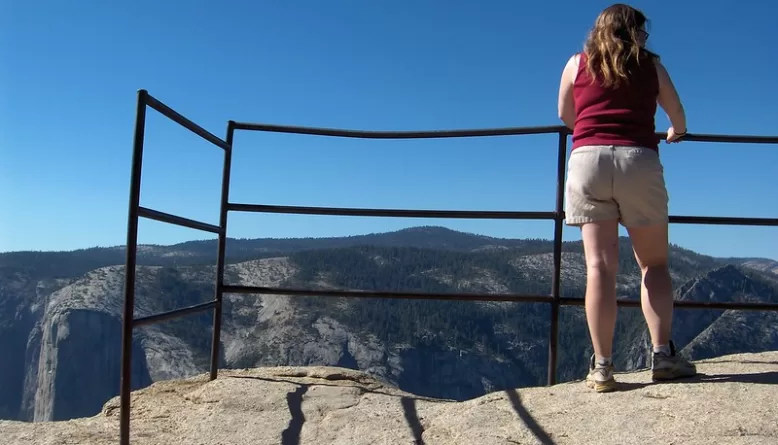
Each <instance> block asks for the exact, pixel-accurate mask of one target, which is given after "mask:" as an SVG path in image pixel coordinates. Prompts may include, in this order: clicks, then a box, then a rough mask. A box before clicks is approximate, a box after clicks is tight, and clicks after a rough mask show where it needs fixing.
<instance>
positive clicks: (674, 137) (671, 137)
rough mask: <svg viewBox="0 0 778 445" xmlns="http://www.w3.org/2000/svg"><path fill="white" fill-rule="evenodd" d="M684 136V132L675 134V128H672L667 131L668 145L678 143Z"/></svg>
mask: <svg viewBox="0 0 778 445" xmlns="http://www.w3.org/2000/svg"><path fill="white" fill-rule="evenodd" d="M684 136H686V131H684V132H683V133H676V132H675V128H673V127H670V128H668V129H667V143H668V144H672V143H673V142H680V139H681V138H682V137H684Z"/></svg>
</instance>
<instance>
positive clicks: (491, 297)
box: [222, 285, 778, 311]
mask: <svg viewBox="0 0 778 445" xmlns="http://www.w3.org/2000/svg"><path fill="white" fill-rule="evenodd" d="M222 290H223V292H224V293H226V294H270V295H291V296H306V295H307V296H316V297H348V298H396V299H401V300H451V301H496V302H505V301H510V302H525V303H553V301H554V297H552V296H550V295H528V294H484V293H467V292H465V293H460V292H412V291H409V292H397V291H373V290H345V289H342V290H341V289H302V288H277V287H263V286H235V285H225V286H224V287H223V288H222ZM559 303H560V304H561V305H563V306H583V305H584V299H583V298H570V297H562V298H560V299H559ZM674 304H675V307H677V308H682V309H725V310H726V309H734V310H766V311H778V303H738V302H718V301H683V300H682V301H675V302H674ZM618 305H619V306H625V307H640V300H618Z"/></svg>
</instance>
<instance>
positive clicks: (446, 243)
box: [0, 226, 778, 277]
mask: <svg viewBox="0 0 778 445" xmlns="http://www.w3.org/2000/svg"><path fill="white" fill-rule="evenodd" d="M620 243H622V244H623V245H627V246H628V245H630V243H629V239H628V238H626V237H622V238H620ZM362 245H371V246H379V247H418V248H429V249H441V250H457V251H471V250H475V249H484V248H490V247H507V248H515V249H522V250H523V251H526V252H543V251H547V250H548V249H549V248H550V247H551V246H552V245H553V243H552V241H551V240H546V239H512V238H496V237H490V236H486V235H479V234H473V233H467V232H461V231H456V230H452V229H448V228H446V227H441V226H417V227H409V228H406V229H401V230H397V231H393V232H384V233H370V234H365V235H353V236H344V237H326V238H252V239H244V238H228V239H227V251H226V258H227V261H228V262H239V261H246V260H251V259H257V258H269V257H272V256H277V255H279V254H288V253H291V252H296V251H300V250H315V249H327V248H346V247H354V246H362ZM216 248H217V242H216V240H201V241H187V242H183V243H178V244H173V245H168V246H163V245H139V246H138V255H137V261H138V264H139V265H158V266H186V265H205V264H214V263H215V258H216ZM672 249H673V251H674V252H675V253H677V254H679V255H681V256H684V257H686V258H687V259H688V261H691V262H701V263H705V266H708V267H713V266H714V265H715V264H742V265H745V266H746V267H751V268H754V269H758V270H763V271H770V272H771V273H774V274H776V275H778V261H774V260H771V259H767V258H714V257H710V256H706V255H700V254H698V253H695V252H693V251H690V250H688V249H684V248H681V247H679V246H675V245H673V246H672ZM563 250H565V251H576V252H583V250H582V245H581V242H580V241H566V242H564V243H563ZM124 261H125V249H124V246H114V247H92V248H88V249H78V250H73V251H57V252H48V251H19V252H5V253H0V268H2V267H6V268H9V267H10V268H12V269H15V270H19V269H23V270H25V271H28V272H31V271H32V272H33V273H34V275H36V276H44V277H51V276H57V277H74V276H79V275H83V274H84V273H86V272H88V271H90V270H93V269H96V268H99V267H105V266H112V265H116V264H124Z"/></svg>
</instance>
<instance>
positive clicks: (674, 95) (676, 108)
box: [656, 60, 686, 133]
mask: <svg viewBox="0 0 778 445" xmlns="http://www.w3.org/2000/svg"><path fill="white" fill-rule="evenodd" d="M656 74H657V76H658V78H659V96H657V99H656V102H657V103H658V104H659V106H660V107H662V109H663V110H664V111H665V113H667V118H668V119H670V125H672V126H673V130H674V131H675V133H685V132H686V113H685V112H684V109H683V105H682V104H681V99H680V98H679V97H678V92H677V91H676V90H675V86H674V85H673V81H672V80H671V79H670V74H668V72H667V69H665V67H664V65H662V64H661V63H660V62H659V61H658V60H657V61H656Z"/></svg>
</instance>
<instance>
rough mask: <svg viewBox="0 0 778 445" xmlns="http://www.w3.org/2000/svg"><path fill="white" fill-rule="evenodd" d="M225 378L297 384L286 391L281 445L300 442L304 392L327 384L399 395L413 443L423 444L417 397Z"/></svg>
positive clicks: (237, 377) (240, 377) (236, 377)
mask: <svg viewBox="0 0 778 445" xmlns="http://www.w3.org/2000/svg"><path fill="white" fill-rule="evenodd" d="M225 378H233V379H249V380H260V381H263V382H269V383H288V384H290V385H295V386H297V389H295V390H294V391H292V392H288V393H287V394H286V403H287V405H288V407H289V414H290V415H291V418H290V419H289V424H288V425H287V427H286V429H284V430H283V431H282V432H281V445H299V444H300V434H301V433H302V429H303V424H305V414H304V413H303V409H302V405H303V396H304V395H305V393H306V392H308V389H309V388H310V387H311V386H328V387H334V388H356V389H359V390H361V391H364V392H365V393H371V394H381V395H385V396H390V397H399V398H400V404H401V405H402V407H403V414H404V415H405V421H406V422H408V427H409V428H410V429H411V432H412V433H413V439H414V444H415V445H425V444H424V439H423V438H422V435H423V434H424V427H423V426H422V424H421V421H420V420H419V415H418V413H417V412H416V399H417V398H413V397H408V396H398V395H397V394H391V393H389V392H386V391H380V390H376V389H370V388H365V387H364V386H359V385H337V384H331V383H330V384H328V383H323V382H321V383H301V382H296V381H294V380H287V379H282V378H267V377H259V376H247V375H227V376H225ZM419 398H421V399H425V398H424V397H419Z"/></svg>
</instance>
